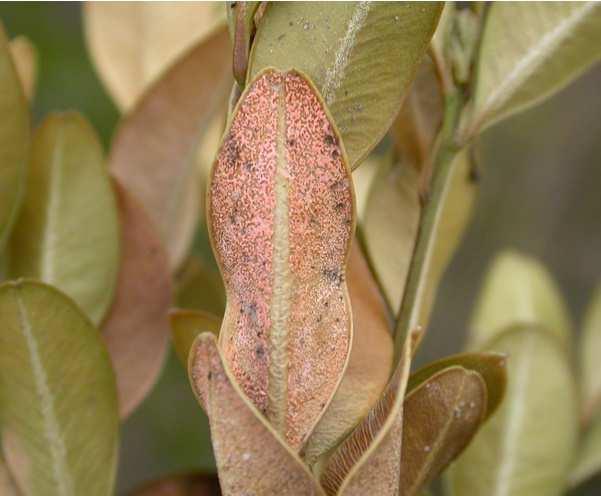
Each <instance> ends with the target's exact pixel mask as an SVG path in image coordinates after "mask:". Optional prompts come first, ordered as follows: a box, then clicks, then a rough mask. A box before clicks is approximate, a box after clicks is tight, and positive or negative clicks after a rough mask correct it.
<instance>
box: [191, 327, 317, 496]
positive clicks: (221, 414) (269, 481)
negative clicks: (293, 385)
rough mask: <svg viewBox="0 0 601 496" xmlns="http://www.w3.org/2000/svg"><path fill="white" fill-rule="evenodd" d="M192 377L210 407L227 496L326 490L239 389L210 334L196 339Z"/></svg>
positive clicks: (306, 495)
mask: <svg viewBox="0 0 601 496" xmlns="http://www.w3.org/2000/svg"><path fill="white" fill-rule="evenodd" d="M190 380H191V382H192V387H193V389H194V391H195V393H196V395H197V396H198V397H199V398H203V399H202V400H201V402H204V403H205V404H206V406H207V410H208V416H209V422H210V426H211V438H212V440H213V448H214V450H215V458H216V460H217V468H218V470H219V480H220V482H221V490H222V491H223V494H224V496H240V495H242V494H257V495H261V496H276V495H277V496H323V495H324V493H323V491H322V489H321V488H320V487H319V484H318V483H317V481H316V480H315V479H314V478H313V476H312V475H311V474H310V473H309V471H308V470H307V468H306V466H305V465H304V464H303V462H302V461H301V460H300V459H299V458H298V457H297V455H296V454H295V453H294V452H293V451H292V450H291V449H290V448H289V447H288V446H287V445H286V443H285V442H284V441H283V440H282V439H281V437H280V436H279V435H278V434H277V433H275V432H274V431H273V430H272V428H271V426H270V425H269V423H267V421H266V420H265V419H264V418H263V416H262V415H261V414H260V413H259V412H258V411H257V409H256V408H255V407H254V406H253V405H252V403H251V402H250V401H248V400H247V398H246V397H245V396H244V393H242V391H241V390H240V389H239V387H238V385H237V384H236V381H235V379H234V378H233V375H232V373H231V372H230V370H229V369H228V368H227V366H226V364H225V360H224V358H223V357H222V355H221V354H220V352H219V349H218V348H217V342H216V340H215V336H214V335H213V334H211V333H205V334H201V335H200V336H198V338H197V339H196V341H195V342H194V345H193V347H192V350H191V352H190Z"/></svg>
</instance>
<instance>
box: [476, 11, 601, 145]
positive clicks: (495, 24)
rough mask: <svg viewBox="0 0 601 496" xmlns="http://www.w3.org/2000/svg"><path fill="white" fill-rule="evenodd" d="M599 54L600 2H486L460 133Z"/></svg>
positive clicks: (521, 104) (530, 99) (559, 81)
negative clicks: (470, 104) (470, 97)
mask: <svg viewBox="0 0 601 496" xmlns="http://www.w3.org/2000/svg"><path fill="white" fill-rule="evenodd" d="M600 57H601V3H599V2H594V1H591V2H494V3H492V4H491V6H490V10H489V12H488V16H487V19H486V24H485V27H484V33H483V36H482V45H481V48H480V53H479V60H478V67H477V74H476V88H475V96H474V102H473V108H472V111H471V115H470V119H469V121H468V122H467V126H466V129H465V134H466V136H467V137H469V136H473V135H475V134H476V133H477V132H478V131H480V130H482V129H484V128H485V127H487V126H490V125H491V124H493V123H494V122H496V121H498V120H500V119H503V118H505V117H507V116H509V115H511V114H513V113H515V112H518V111H520V110H523V109H525V108H527V107H529V106H531V105H534V104H535V103H538V102H539V101H541V100H542V99H544V98H546V97H548V96H550V95H551V94H553V93H555V92H557V91H558V90H560V89H561V88H563V87H564V86H566V85H567V84H568V83H569V82H570V81H572V80H573V79H575V78H576V77H578V76H579V75H580V74H582V73H583V72H584V71H585V70H586V69H588V68H589V67H590V66H591V65H592V64H593V63H595V62H596V61H597V60H599V58H600Z"/></svg>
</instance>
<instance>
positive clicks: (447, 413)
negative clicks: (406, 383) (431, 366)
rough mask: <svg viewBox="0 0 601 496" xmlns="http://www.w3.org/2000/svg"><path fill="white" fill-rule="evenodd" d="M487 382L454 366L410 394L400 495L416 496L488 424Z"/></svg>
mask: <svg viewBox="0 0 601 496" xmlns="http://www.w3.org/2000/svg"><path fill="white" fill-rule="evenodd" d="M486 403H487V396H486V383H485V382H484V380H483V379H482V377H481V376H480V374H478V373H477V372H474V371H471V370H466V369H464V368H462V367H457V366H452V367H449V368H447V369H444V370H441V371H440V372H438V373H436V374H435V375H433V376H432V377H430V378H429V379H428V380H426V381H425V382H424V383H422V384H421V385H419V386H418V387H417V388H416V389H414V390H413V391H411V392H409V393H408V394H407V397H406V398H405V404H404V407H403V408H404V415H403V416H404V424H403V447H402V456H401V460H402V470H401V482H400V487H401V490H400V492H399V495H401V496H415V495H416V494H418V493H419V490H420V489H421V488H422V487H423V486H424V485H426V484H428V483H429V482H431V481H432V480H433V479H434V478H435V477H436V476H437V475H438V474H440V473H441V472H442V471H443V470H444V469H445V468H446V467H447V466H448V464H449V463H450V462H451V461H452V460H453V459H454V458H455V457H456V456H457V455H458V454H459V453H461V452H462V451H463V450H464V448H465V447H466V446H467V445H468V443H469V442H470V441H471V440H472V438H473V436H474V434H475V433H476V431H477V430H478V428H479V427H480V425H481V424H482V422H483V421H484V417H485V414H486V409H487V406H486Z"/></svg>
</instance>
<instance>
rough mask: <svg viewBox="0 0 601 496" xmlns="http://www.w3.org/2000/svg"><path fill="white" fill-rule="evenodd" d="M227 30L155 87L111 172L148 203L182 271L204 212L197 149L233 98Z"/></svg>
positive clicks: (120, 143)
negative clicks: (229, 96)
mask: <svg viewBox="0 0 601 496" xmlns="http://www.w3.org/2000/svg"><path fill="white" fill-rule="evenodd" d="M228 48H229V39H228V35H227V30H226V29H225V27H224V28H222V29H220V30H218V31H216V32H215V33H214V34H212V35H211V36H210V37H209V38H207V39H206V40H204V41H202V42H200V43H198V44H197V45H195V46H194V47H193V48H192V49H191V50H190V51H188V52H187V53H186V54H185V55H184V56H183V57H182V58H180V59H178V60H177V62H176V63H175V64H174V65H172V66H171V67H170V68H169V70H168V71H167V72H166V73H165V74H164V75H163V76H162V77H161V79H159V80H158V81H157V82H156V83H155V84H153V85H152V86H151V87H150V88H149V89H148V91H147V92H146V93H145V94H144V96H143V97H142V98H141V100H140V101H139V102H138V104H137V105H136V106H135V107H134V109H133V110H132V111H131V113H129V114H128V115H127V117H126V118H125V120H124V121H123V122H122V123H121V125H120V127H119V129H118V131H117V134H116V136H115V139H114V140H113V144H112V147H111V154H110V168H111V172H112V173H113V174H114V175H115V176H116V177H117V179H119V181H120V182H121V184H123V185H124V186H125V187H126V188H127V189H128V190H129V191H131V192H132V193H133V194H134V196H136V197H137V198H138V199H139V200H140V201H141V202H142V205H143V206H144V208H146V211H147V212H148V214H149V215H150V217H151V218H152V220H153V222H154V223H155V224H156V226H157V228H158V229H159V232H160V234H161V236H162V238H163V240H164V242H165V244H166V245H167V250H168V253H169V262H170V264H171V267H172V269H175V268H177V267H178V266H179V264H180V263H181V262H182V260H183V259H184V257H185V255H186V254H187V251H188V249H189V247H190V244H191V242H192V239H193V237H194V232H195V229H196V224H197V221H198V214H199V204H200V202H199V194H200V193H199V187H200V183H199V181H200V179H199V175H198V169H197V166H196V155H197V152H196V150H197V146H198V145H199V143H200V139H201V135H202V133H203V132H204V131H206V130H207V129H208V126H209V125H210V123H211V120H212V117H213V115H214V114H215V112H216V111H218V110H219V109H220V108H221V106H222V104H223V102H224V101H225V98H226V93H227V89H229V87H230V78H231V76H230V74H229V72H230V68H229V66H228V64H227V61H226V60H224V59H225V57H224V54H225V53H227V51H228Z"/></svg>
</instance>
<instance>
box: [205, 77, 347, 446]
mask: <svg viewBox="0 0 601 496" xmlns="http://www.w3.org/2000/svg"><path fill="white" fill-rule="evenodd" d="M208 206H209V212H208V223H209V233H210V235H211V240H212V243H213V248H214V252H215V258H216V259H217V261H218V263H219V266H220V269H221V273H222V275H223V278H224V282H225V287H226V294H227V298H228V302H227V307H226V312H225V316H224V319H223V325H222V328H221V332H220V335H219V343H220V346H221V347H222V350H223V354H224V356H225V359H226V360H227V362H228V364H229V366H230V368H231V370H232V374H233V375H234V377H235V378H236V380H237V381H238V383H239V384H240V387H241V388H242V390H243V391H244V392H245V394H247V395H248V396H249V398H250V399H251V401H252V402H253V403H254V405H255V406H256V407H257V408H258V409H259V410H260V411H261V412H262V413H263V414H265V415H266V416H267V418H268V419H269V420H270V422H271V423H272V425H273V426H274V429H275V430H276V432H278V433H279V434H280V435H281V436H282V437H283V438H284V439H286V440H287V442H288V443H289V444H290V445H291V446H292V447H293V448H294V449H297V450H298V449H300V447H301V446H302V445H303V444H304V443H305V441H306V440H307V437H308V436H309V434H310V433H311V431H312V430H313V428H314V426H315V424H316V423H317V421H318V420H319V418H320V417H321V415H322V414H323V412H324V410H325V409H326V407H327V405H328V404H329V402H330V400H331V398H332V396H333V395H334V393H335V391H336V389H337V388H338V385H339V383H340V380H341V379H342V374H343V372H344V370H345V368H346V364H347V360H348V356H349V352H350V343H351V339H352V337H351V336H352V322H351V312H350V306H349V301H348V292H347V288H346V282H345V265H346V261H347V257H348V252H349V248H350V242H351V239H352V236H353V230H354V205H353V192H352V184H351V175H350V171H349V169H348V166H347V161H346V155H345V152H344V148H343V146H342V143H341V141H340V138H339V135H338V132H337V130H336V128H335V127H334V125H333V123H332V121H331V119H330V117H329V115H328V113H327V110H326V108H325V107H324V105H323V103H322V102H321V100H320V98H319V95H318V93H317V91H316V90H315V89H314V88H313V86H312V85H311V84H310V83H309V82H308V80H306V79H305V77H304V76H302V75H301V74H299V73H298V72H296V71H290V72H285V73H282V72H278V71H275V70H267V71H265V72H264V73H262V74H261V75H259V76H258V78H257V79H256V80H255V81H253V82H252V83H251V84H249V85H248V86H247V88H246V90H245V92H244V93H243V94H242V96H241V97H240V101H239V103H238V105H237V106H236V109H235V111H234V113H233V115H232V117H231V121H230V123H229V126H228V129H227V130H226V132H225V135H224V138H223V142H222V146H221V148H220V150H219V153H218V155H217V158H216V161H215V164H214V167H213V171H212V174H211V181H210V185H209V201H208Z"/></svg>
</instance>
